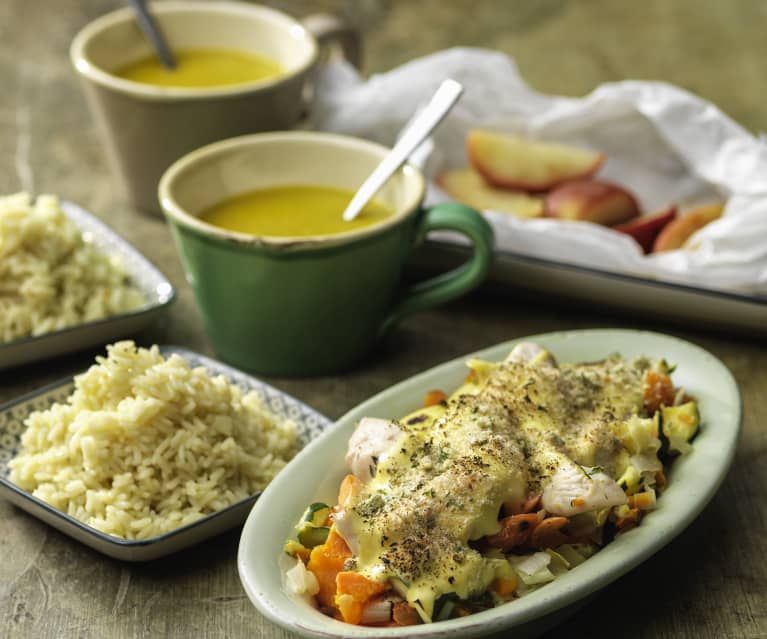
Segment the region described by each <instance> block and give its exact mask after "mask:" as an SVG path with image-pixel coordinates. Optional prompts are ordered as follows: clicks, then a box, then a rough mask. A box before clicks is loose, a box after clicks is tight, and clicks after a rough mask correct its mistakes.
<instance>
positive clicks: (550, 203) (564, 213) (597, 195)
mask: <svg viewBox="0 0 767 639" xmlns="http://www.w3.org/2000/svg"><path fill="white" fill-rule="evenodd" d="M544 213H545V215H546V217H553V218H557V219H560V220H580V221H582V222H593V223H595V224H602V225H604V226H615V225H616V224H623V223H625V222H628V221H629V220H631V219H633V218H635V217H637V216H638V215H639V205H638V204H637V201H636V198H635V197H634V196H633V195H632V194H631V193H629V192H628V191H627V190H626V189H624V188H623V187H620V186H618V185H617V184H612V183H610V182H604V181H597V180H573V181H572V182H566V183H565V184H562V185H561V186H558V187H557V188H555V189H554V190H552V191H551V192H550V193H548V194H547V195H546V199H545V201H544Z"/></svg>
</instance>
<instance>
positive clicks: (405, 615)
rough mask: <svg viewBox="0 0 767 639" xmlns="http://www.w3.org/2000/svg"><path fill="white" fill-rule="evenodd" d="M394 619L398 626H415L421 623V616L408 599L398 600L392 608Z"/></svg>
mask: <svg viewBox="0 0 767 639" xmlns="http://www.w3.org/2000/svg"><path fill="white" fill-rule="evenodd" d="M392 619H394V622H395V623H396V624H397V625H398V626H415V625H416V624H419V623H421V616H420V615H419V614H418V611H417V610H416V609H415V608H413V606H411V605H410V604H409V603H408V602H407V601H398V602H397V603H395V604H394V607H393V608H392Z"/></svg>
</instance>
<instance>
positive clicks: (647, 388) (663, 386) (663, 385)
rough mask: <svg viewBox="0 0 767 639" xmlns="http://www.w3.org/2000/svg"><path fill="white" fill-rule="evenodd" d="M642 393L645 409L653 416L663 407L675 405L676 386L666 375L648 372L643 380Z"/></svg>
mask: <svg viewBox="0 0 767 639" xmlns="http://www.w3.org/2000/svg"><path fill="white" fill-rule="evenodd" d="M642 392H643V394H644V405H645V408H646V409H647V411H648V412H649V413H650V414H651V415H653V414H655V411H656V410H659V409H660V407H661V406H673V405H674V395H675V394H676V392H675V391H674V384H673V383H672V382H671V378H670V377H669V376H668V375H666V374H665V373H659V372H658V371H646V372H645V374H644V377H643V378H642Z"/></svg>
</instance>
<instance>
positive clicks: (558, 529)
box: [530, 517, 570, 549]
mask: <svg viewBox="0 0 767 639" xmlns="http://www.w3.org/2000/svg"><path fill="white" fill-rule="evenodd" d="M569 521H570V520H569V519H568V518H567V517H547V518H546V519H544V520H543V521H542V522H541V523H540V524H538V525H537V526H536V527H535V528H534V529H533V532H532V534H531V535H530V545H531V546H533V548H541V549H544V548H556V547H557V546H561V545H562V544H563V543H565V542H566V541H567V535H565V534H564V533H563V532H562V527H563V526H565V525H566V524H567V523H569Z"/></svg>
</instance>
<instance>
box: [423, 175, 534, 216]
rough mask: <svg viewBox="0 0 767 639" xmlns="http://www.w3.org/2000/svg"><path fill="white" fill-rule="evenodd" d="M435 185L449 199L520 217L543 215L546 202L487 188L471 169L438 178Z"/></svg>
mask: <svg viewBox="0 0 767 639" xmlns="http://www.w3.org/2000/svg"><path fill="white" fill-rule="evenodd" d="M436 182H437V184H438V185H439V186H440V187H442V189H443V190H444V191H445V192H446V193H448V194H449V195H450V196H452V197H453V198H455V199H456V200H458V201H459V202H463V203H464V204H467V205H469V206H472V207H474V208H475V209H480V210H491V211H500V212H502V213H511V214H512V215H515V216H517V217H541V216H542V215H543V198H541V197H535V196H533V195H528V194H527V193H522V192H517V191H508V190H503V189H496V188H493V187H492V186H488V184H487V183H486V182H485V181H484V180H483V179H482V176H481V175H480V174H479V173H477V172H476V171H474V170H473V169H471V168H466V169H457V170H455V171H446V172H445V173H443V174H442V175H439V176H438V177H437V180H436Z"/></svg>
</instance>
